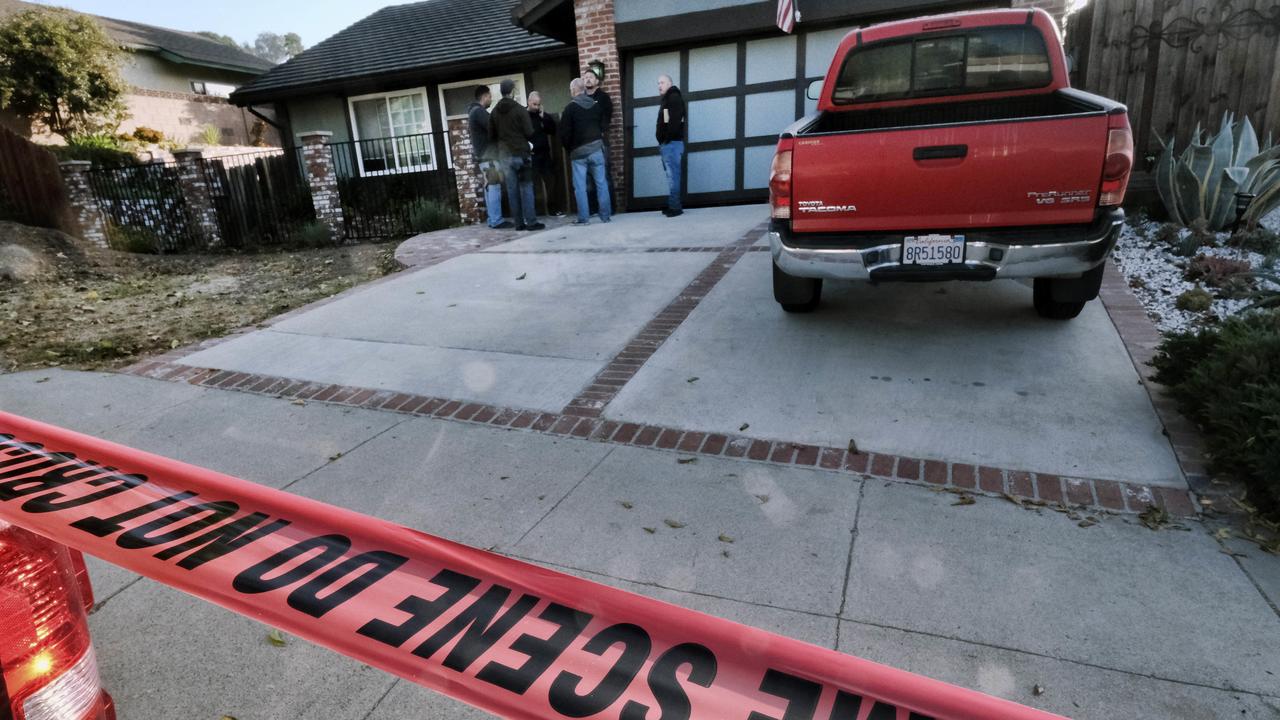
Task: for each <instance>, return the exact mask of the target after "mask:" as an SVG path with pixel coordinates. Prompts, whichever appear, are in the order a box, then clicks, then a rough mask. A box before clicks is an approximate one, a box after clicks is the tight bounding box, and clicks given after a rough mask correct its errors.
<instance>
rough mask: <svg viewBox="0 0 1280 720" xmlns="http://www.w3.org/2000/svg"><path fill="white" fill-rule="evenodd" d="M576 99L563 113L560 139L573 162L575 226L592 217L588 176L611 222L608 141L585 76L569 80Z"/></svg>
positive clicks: (602, 217) (602, 212) (604, 218)
mask: <svg viewBox="0 0 1280 720" xmlns="http://www.w3.org/2000/svg"><path fill="white" fill-rule="evenodd" d="M569 94H570V95H572V96H573V101H572V102H570V103H569V105H568V106H567V107H565V109H564V112H563V113H562V114H561V115H560V142H561V143H562V144H563V145H564V146H565V147H567V148H569V159H570V160H571V161H572V162H573V196H574V198H575V199H576V200H577V203H578V219H577V221H576V222H574V225H586V224H587V222H588V221H589V220H590V218H591V206H590V205H588V204H587V175H588V173H589V174H590V175H591V180H592V183H593V185H594V186H595V188H596V196H597V198H599V202H600V220H601V222H609V218H610V216H611V215H612V214H613V207H612V206H611V205H610V203H609V186H608V184H607V183H606V182H605V173H604V142H603V141H602V140H601V137H600V127H601V121H600V113H601V107H600V103H598V102H596V101H595V100H592V99H591V98H590V97H589V96H588V95H587V92H586V85H585V84H584V83H583V82H582V79H581V78H578V79H575V80H574V81H573V82H571V83H569Z"/></svg>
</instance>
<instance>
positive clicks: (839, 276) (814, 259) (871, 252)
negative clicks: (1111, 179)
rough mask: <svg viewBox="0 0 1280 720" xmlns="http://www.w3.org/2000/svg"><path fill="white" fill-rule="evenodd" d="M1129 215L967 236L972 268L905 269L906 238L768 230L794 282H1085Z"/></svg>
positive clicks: (779, 228)
mask: <svg viewBox="0 0 1280 720" xmlns="http://www.w3.org/2000/svg"><path fill="white" fill-rule="evenodd" d="M1123 224H1124V211H1122V210H1120V209H1114V210H1109V211H1105V212H1103V213H1101V214H1100V215H1099V217H1098V219H1097V220H1096V221H1095V222H1093V223H1092V224H1090V225H1083V226H1070V227H1065V228H1024V229H1017V228H1009V229H1000V230H991V231H975V232H963V231H956V233H955V234H964V235H966V243H965V260H964V263H963V264H955V265H903V264H902V262H901V257H902V237H903V235H902V234H898V235H896V236H895V235H890V234H874V235H873V234H852V235H849V236H847V237H843V238H842V237H839V236H832V235H822V236H803V235H801V236H796V235H792V234H791V233H790V232H789V231H788V230H787V228H786V227H785V226H780V225H775V226H774V227H772V228H770V230H769V247H770V251H771V252H772V254H773V260H774V262H775V263H777V264H778V267H779V268H780V269H781V270H782V271H783V272H785V273H787V274H788V275H794V276H796V277H807V278H828V279H834V280H874V281H882V280H883V281H937V280H995V279H997V278H1030V277H1064V278H1070V277H1079V276H1080V275H1081V274H1082V273H1085V272H1088V271H1089V270H1092V269H1093V268H1095V267H1097V266H1098V265H1100V264H1101V263H1103V262H1104V261H1106V259H1107V254H1108V253H1110V252H1111V248H1112V247H1114V246H1115V244H1116V240H1117V239H1119V237H1120V228H1121V226H1122V225H1123Z"/></svg>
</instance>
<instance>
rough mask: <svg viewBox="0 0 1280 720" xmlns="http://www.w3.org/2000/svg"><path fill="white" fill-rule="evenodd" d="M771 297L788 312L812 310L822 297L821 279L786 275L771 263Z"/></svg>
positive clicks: (776, 265)
mask: <svg viewBox="0 0 1280 720" xmlns="http://www.w3.org/2000/svg"><path fill="white" fill-rule="evenodd" d="M773 299H774V300H777V301H778V304H779V305H781V306H782V309H783V310H786V311H787V312H790V313H807V312H813V310H814V309H815V308H817V307H818V301H819V300H821V299H822V279H821V278H802V277H796V276H795V275H788V274H787V273H785V272H783V271H782V268H779V267H778V263H776V262H775V263H774V264H773Z"/></svg>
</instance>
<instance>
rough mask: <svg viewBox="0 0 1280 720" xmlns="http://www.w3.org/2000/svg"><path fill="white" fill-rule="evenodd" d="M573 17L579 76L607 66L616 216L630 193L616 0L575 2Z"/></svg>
mask: <svg viewBox="0 0 1280 720" xmlns="http://www.w3.org/2000/svg"><path fill="white" fill-rule="evenodd" d="M573 16H574V20H575V23H576V25H577V30H578V72H579V73H581V72H582V71H584V70H586V68H587V65H588V64H590V63H591V61H593V60H599V61H600V62H602V63H604V80H603V81H601V83H600V87H601V88H603V89H604V91H605V92H607V93H609V97H611V98H613V124H612V125H610V126H609V137H608V140H607V142H608V143H609V181H610V183H611V184H612V185H613V189H614V192H613V195H614V202H615V204H616V205H617V207H615V208H614V211H615V212H622V211H624V210H626V209H627V208H626V204H627V189H626V186H625V185H624V184H623V178H625V177H626V175H625V173H624V172H623V169H624V165H623V163H624V162H625V153H624V152H623V151H624V150H625V148H624V147H623V139H624V136H623V132H622V125H623V122H622V118H623V113H622V67H621V65H620V64H619V62H618V37H617V32H616V28H615V27H614V19H613V0H573Z"/></svg>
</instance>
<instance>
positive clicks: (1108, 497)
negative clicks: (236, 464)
mask: <svg viewBox="0 0 1280 720" xmlns="http://www.w3.org/2000/svg"><path fill="white" fill-rule="evenodd" d="M125 372H128V373H130V374H133V375H138V376H141V377H146V378H152V379H156V380H168V381H170V382H185V383H189V384H192V385H198V386H201V387H208V388H218V389H221V390H234V391H237V392H246V393H252V394H255V395H265V396H272V397H278V398H285V399H290V400H303V401H306V402H323V403H328V404H335V405H344V406H348V407H359V408H366V409H369V410H382V411H387V412H398V413H403V414H407V415H414V416H418V417H433V418H438V419H447V420H452V421H455V422H466V423H470V424H473V425H487V426H490V427H500V428H510V429H512V430H522V431H527V432H536V433H540V434H544V435H559V436H567V437H576V438H581V439H584V440H592V441H596V442H607V443H612V444H615V445H630V446H634V447H650V448H657V449H661V450H670V451H672V452H678V453H682V454H686V455H694V456H709V457H725V458H736V459H740V460H744V461H754V462H763V463H768V464H770V465H779V466H792V467H811V468H818V469H822V470H829V471H832V472H838V473H845V474H853V475H858V476H860V477H863V478H869V479H879V480H889V481H894V482H905V483H911V484H917V485H927V486H931V487H935V488H938V489H940V490H947V491H950V492H957V493H970V494H975V495H989V496H997V497H999V496H1007V497H1008V498H1010V499H1012V500H1013V501H1015V502H1017V503H1019V504H1030V505H1034V506H1048V507H1054V508H1057V507H1059V506H1062V507H1080V508H1089V509H1097V510H1101V511H1106V512H1118V513H1123V512H1129V513H1136V512H1143V511H1145V510H1147V509H1148V508H1149V507H1151V506H1156V507H1159V508H1162V509H1164V510H1166V511H1168V512H1169V514H1170V515H1174V516H1178V517H1190V516H1194V515H1195V514H1196V506H1195V504H1194V503H1193V501H1192V497H1191V495H1190V494H1189V493H1188V492H1186V491H1185V490H1179V489H1177V488H1165V487H1151V486H1147V485H1140V484H1134V483H1124V482H1117V481H1113V480H1096V479H1087V478H1066V477H1060V476H1058V475H1054V474H1049V473H1036V472H1027V471H1022V470H1009V469H1004V468H994V467H986V466H975V465H969V464H965V463H953V462H944V461H941V460H921V459H918V458H911V457H901V456H898V455H889V454H885V453H873V452H857V453H852V452H849V451H848V450H847V449H845V448H836V447H824V446H819V445H809V444H805V443H796V442H789V441H785V440H769V439H764V438H753V437H748V436H745V435H730V434H721V433H708V432H705V431H694V430H682V429H680V428H672V427H662V426H657V425H642V424H638V423H628V422H620V421H616V420H609V419H605V418H599V417H582V416H579V415H575V414H569V413H544V412H538V411H535V410H525V409H521V408H511V407H497V406H493V405H487V404H484V403H476V402H466V401H462V400H452V399H449V398H436V397H429V396H423V395H414V394H411V393H402V392H398V391H395V390H378V389H375V388H360V387H348V386H342V385H331V384H328V383H322V382H308V381H305V380H293V379H290V378H283V377H274V376H269V375H257V374H252V373H241V372H234V371H230V370H217V369H215V368H200V367H193V366H189V365H183V364H180V363H176V362H170V361H165V360H160V359H157V360H152V361H149V362H142V363H139V364H137V365H134V366H132V367H130V368H127V369H126V370H125Z"/></svg>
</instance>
